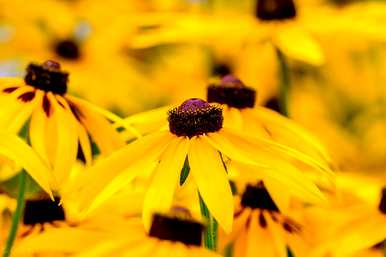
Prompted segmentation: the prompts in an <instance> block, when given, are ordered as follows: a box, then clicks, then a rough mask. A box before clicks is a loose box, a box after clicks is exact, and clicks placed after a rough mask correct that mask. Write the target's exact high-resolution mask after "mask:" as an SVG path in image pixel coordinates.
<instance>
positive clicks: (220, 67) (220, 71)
mask: <svg viewBox="0 0 386 257" xmlns="http://www.w3.org/2000/svg"><path fill="white" fill-rule="evenodd" d="M230 73H232V68H231V67H230V65H228V64H226V63H215V64H214V65H213V67H212V75H213V76H221V77H222V76H226V75H228V74H230Z"/></svg>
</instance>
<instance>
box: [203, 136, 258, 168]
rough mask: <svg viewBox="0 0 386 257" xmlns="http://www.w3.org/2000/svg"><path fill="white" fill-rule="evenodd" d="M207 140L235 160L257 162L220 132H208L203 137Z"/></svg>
mask: <svg viewBox="0 0 386 257" xmlns="http://www.w3.org/2000/svg"><path fill="white" fill-rule="evenodd" d="M203 138H204V139H205V140H207V141H208V142H209V144H211V145H212V146H213V147H214V148H215V149H217V150H218V151H220V152H221V153H223V154H225V155H226V156H228V157H229V158H231V159H232V160H235V161H240V162H244V163H250V164H257V163H255V162H254V161H253V159H251V158H248V157H247V156H246V155H245V154H244V152H242V151H241V150H242V149H241V150H240V149H239V148H238V147H237V146H236V145H234V144H232V143H231V142H230V141H229V140H228V139H227V138H226V137H224V136H222V135H221V134H220V133H209V134H208V135H207V136H205V137H203Z"/></svg>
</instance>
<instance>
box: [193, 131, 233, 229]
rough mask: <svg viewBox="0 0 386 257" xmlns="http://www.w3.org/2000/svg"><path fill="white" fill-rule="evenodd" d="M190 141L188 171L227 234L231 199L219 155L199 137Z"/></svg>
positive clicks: (231, 217) (230, 216) (230, 221)
mask: <svg viewBox="0 0 386 257" xmlns="http://www.w3.org/2000/svg"><path fill="white" fill-rule="evenodd" d="M191 140H192V142H191V147H190V150H189V153H188V159H189V164H190V168H191V169H190V171H191V173H192V175H193V178H194V180H195V182H196V184H197V187H198V190H199V192H200V195H201V197H202V199H203V200H204V202H205V204H206V205H207V207H208V209H209V211H210V213H211V214H212V215H213V217H214V218H215V219H216V220H217V221H218V223H219V225H220V226H221V227H222V228H223V229H224V230H225V231H226V232H227V233H229V232H230V231H231V230H232V222H233V197H232V191H231V188H230V185H229V181H228V178H227V173H226V171H225V169H224V166H223V163H222V161H221V157H220V153H219V152H217V151H216V150H215V149H214V148H213V147H212V146H211V145H210V144H209V143H208V142H207V141H206V140H204V139H202V138H200V137H195V138H192V139H191Z"/></svg>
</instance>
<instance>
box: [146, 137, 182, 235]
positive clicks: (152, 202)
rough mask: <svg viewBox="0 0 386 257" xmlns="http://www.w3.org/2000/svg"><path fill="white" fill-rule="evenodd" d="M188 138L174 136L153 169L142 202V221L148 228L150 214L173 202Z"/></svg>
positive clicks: (167, 206) (169, 205)
mask: <svg viewBox="0 0 386 257" xmlns="http://www.w3.org/2000/svg"><path fill="white" fill-rule="evenodd" d="M189 142H190V141H189V139H187V138H181V137H176V138H174V139H173V140H172V141H171V142H170V143H169V145H168V147H167V148H166V150H165V152H164V153H163V154H162V155H161V161H160V163H159V164H158V166H157V168H156V170H155V171H154V176H153V179H152V182H151V184H150V186H149V189H148V190H147V192H146V196H145V200H144V204H143V215H142V218H143V221H144V224H145V228H146V229H147V230H148V229H150V225H151V219H152V215H153V214H154V213H155V212H161V213H163V212H167V211H168V210H169V209H170V207H171V206H172V203H173V196H174V192H175V190H176V186H177V182H178V181H179V177H180V174H181V170H182V167H183V166H184V162H185V158H186V155H187V153H188V148H189Z"/></svg>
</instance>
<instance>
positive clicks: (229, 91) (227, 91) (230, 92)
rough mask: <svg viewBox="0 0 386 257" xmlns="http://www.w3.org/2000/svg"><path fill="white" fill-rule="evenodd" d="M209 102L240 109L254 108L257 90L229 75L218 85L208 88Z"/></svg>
mask: <svg viewBox="0 0 386 257" xmlns="http://www.w3.org/2000/svg"><path fill="white" fill-rule="evenodd" d="M207 99H208V102H210V103H211V102H215V103H220V104H226V105H228V106H230V107H235V108H238V109H243V108H252V107H253V106H254V105H255V101H256V90H254V89H253V88H249V87H246V86H245V85H244V83H243V82H242V81H240V80H239V79H238V78H236V77H234V76H232V75H227V76H225V77H223V78H222V80H221V82H220V83H219V84H218V85H209V86H208V88H207Z"/></svg>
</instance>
